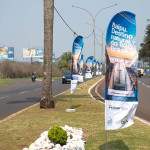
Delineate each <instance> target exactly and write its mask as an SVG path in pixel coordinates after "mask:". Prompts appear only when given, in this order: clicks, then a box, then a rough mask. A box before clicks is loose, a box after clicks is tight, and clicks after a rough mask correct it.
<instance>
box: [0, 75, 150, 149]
mask: <svg viewBox="0 0 150 150" xmlns="http://www.w3.org/2000/svg"><path fill="white" fill-rule="evenodd" d="M99 79H100V77H98V78H94V79H92V80H89V81H87V82H86V84H85V83H82V84H80V85H79V87H80V88H81V89H76V91H75V93H74V94H73V95H72V102H71V104H72V108H75V109H76V112H72V113H68V112H65V110H66V109H68V108H70V90H68V91H66V92H64V93H63V94H61V95H59V96H57V97H55V98H54V101H55V104H56V105H55V108H54V109H47V110H45V109H40V108H39V105H38V106H35V107H34V108H31V109H29V110H27V111H24V112H22V113H21V114H19V115H17V116H15V117H13V118H11V119H9V120H7V121H5V122H2V123H0V149H1V150H8V149H11V150H18V149H23V148H24V147H28V146H29V145H30V144H31V143H32V142H34V141H35V140H36V139H37V138H38V137H39V136H40V134H41V133H42V132H43V131H45V130H48V129H49V127H52V126H54V125H59V126H64V125H69V126H72V127H78V128H82V129H83V132H84V140H86V145H85V149H86V150H104V149H105V130H104V119H105V118H104V116H105V110H104V109H105V108H104V105H103V104H101V103H100V102H99V101H96V100H93V99H92V98H91V97H90V95H89V94H88V89H89V87H91V86H92V85H93V84H94V83H95V82H97V81H98V80H99ZM134 121H135V124H134V125H132V126H131V127H128V128H126V129H122V130H115V131H108V136H107V137H108V144H107V146H108V149H109V150H129V149H131V150H141V149H142V150H143V149H145V150H148V149H150V126H148V125H146V124H143V123H142V122H140V121H138V120H134Z"/></svg>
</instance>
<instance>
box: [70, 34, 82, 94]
mask: <svg viewBox="0 0 150 150" xmlns="http://www.w3.org/2000/svg"><path fill="white" fill-rule="evenodd" d="M82 49H83V37H82V36H77V37H76V38H75V40H74V42H73V46H72V68H71V73H72V79H71V94H72V93H73V92H74V90H75V89H76V86H77V83H78V78H79V76H80V74H79V71H80V67H79V61H80V58H81V52H82Z"/></svg>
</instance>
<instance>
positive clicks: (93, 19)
mask: <svg viewBox="0 0 150 150" xmlns="http://www.w3.org/2000/svg"><path fill="white" fill-rule="evenodd" d="M117 5H118V4H115V5H111V6H108V7H104V8H102V9H101V10H99V11H98V12H97V13H96V15H95V16H94V17H93V16H92V14H91V13H90V11H88V10H87V9H85V8H81V7H77V6H74V5H72V7H74V8H79V9H82V10H84V11H86V12H87V13H88V14H89V15H90V16H91V18H92V21H93V33H94V59H95V20H96V17H97V16H98V14H99V13H100V12H101V11H103V10H104V9H107V8H111V7H114V6H117Z"/></svg>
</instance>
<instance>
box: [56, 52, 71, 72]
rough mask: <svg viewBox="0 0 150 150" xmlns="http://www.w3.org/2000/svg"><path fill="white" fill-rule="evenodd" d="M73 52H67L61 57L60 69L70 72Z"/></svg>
mask: <svg viewBox="0 0 150 150" xmlns="http://www.w3.org/2000/svg"><path fill="white" fill-rule="evenodd" d="M71 55H72V53H71V52H65V53H63V55H62V56H61V60H60V61H59V63H58V66H59V69H64V71H65V70H70V69H71Z"/></svg>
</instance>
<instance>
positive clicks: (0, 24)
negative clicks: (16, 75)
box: [0, 0, 150, 61]
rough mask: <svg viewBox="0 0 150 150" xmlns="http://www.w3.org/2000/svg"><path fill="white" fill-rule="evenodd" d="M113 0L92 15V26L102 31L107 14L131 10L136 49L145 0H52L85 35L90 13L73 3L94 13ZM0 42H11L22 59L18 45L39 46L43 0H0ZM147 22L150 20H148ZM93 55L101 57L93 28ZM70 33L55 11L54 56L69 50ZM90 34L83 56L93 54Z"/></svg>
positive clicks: (149, 15) (148, 14)
mask: <svg viewBox="0 0 150 150" xmlns="http://www.w3.org/2000/svg"><path fill="white" fill-rule="evenodd" d="M115 3H118V4H119V5H118V6H115V7H112V8H108V9H105V10H103V11H102V12H101V13H99V15H98V16H97V18H96V26H99V27H100V28H101V29H102V30H103V31H104V30H105V29H106V28H107V26H108V24H109V21H110V20H111V18H112V17H113V16H114V15H115V14H116V13H118V12H120V11H131V12H133V13H135V14H136V21H137V38H136V39H137V40H136V45H137V50H139V48H140V43H141V42H142V40H143V38H144V34H145V28H146V25H147V24H148V22H147V19H150V9H149V6H150V1H149V0H142V1H141V0H55V7H56V8H57V10H58V11H59V12H60V14H61V15H62V17H63V18H64V19H65V21H66V22H67V23H68V24H69V25H70V27H71V28H72V29H73V30H74V31H75V32H77V33H78V34H79V35H82V36H84V37H85V36H88V35H89V34H90V33H91V32H92V26H89V25H87V24H86V23H89V24H92V19H91V17H90V15H89V14H88V13H87V12H85V11H83V10H80V9H77V8H73V7H72V5H76V6H79V7H82V8H85V9H87V10H89V11H90V12H91V14H92V15H93V16H95V14H96V13H97V12H98V11H99V10H101V9H103V8H105V7H107V6H111V5H113V4H115ZM0 10H1V13H0V46H1V47H2V46H14V47H15V60H19V61H24V60H23V58H22V48H27V47H29V48H30V47H43V41H44V38H43V37H44V35H43V31H44V30H43V29H44V24H43V0H0ZM149 23H150V22H149ZM96 34H97V39H98V41H99V43H98V42H96V51H95V52H96V59H97V60H100V59H101V45H99V44H101V37H100V35H101V32H100V31H99V30H98V29H96ZM104 41H105V40H104ZM72 44H73V33H72V32H71V31H70V30H69V29H68V27H66V25H65V24H64V23H63V21H62V20H61V19H60V17H59V16H58V14H57V13H56V12H55V16H54V52H55V55H56V57H59V56H61V55H62V53H64V52H66V51H72ZM93 53H94V52H93V35H92V36H91V37H90V38H88V39H84V47H83V54H84V56H85V57H84V58H87V57H88V56H91V55H93Z"/></svg>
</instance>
